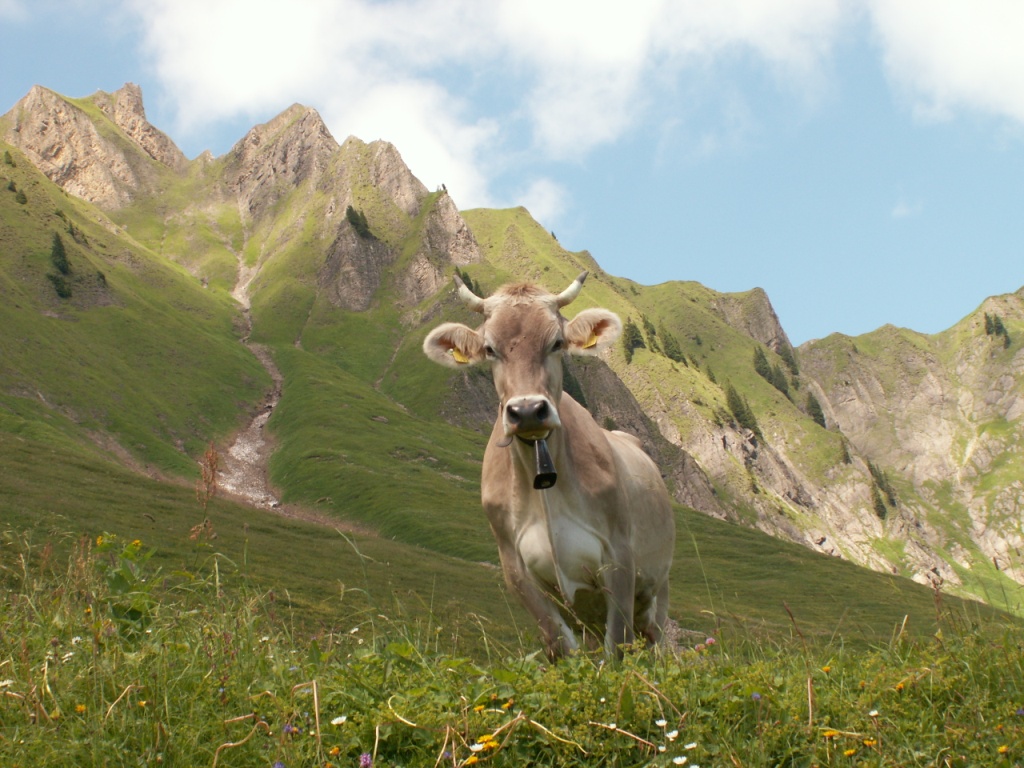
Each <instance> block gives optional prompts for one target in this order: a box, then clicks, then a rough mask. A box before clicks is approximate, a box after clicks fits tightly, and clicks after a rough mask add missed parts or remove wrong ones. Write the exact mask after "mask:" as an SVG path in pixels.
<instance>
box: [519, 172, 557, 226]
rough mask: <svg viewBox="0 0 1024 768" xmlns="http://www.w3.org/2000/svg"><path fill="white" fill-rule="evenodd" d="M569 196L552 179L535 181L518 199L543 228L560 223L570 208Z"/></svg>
mask: <svg viewBox="0 0 1024 768" xmlns="http://www.w3.org/2000/svg"><path fill="white" fill-rule="evenodd" d="M567 198H568V194H567V192H566V190H565V187H563V186H562V185H561V184H559V183H558V182H556V181H553V180H552V179H547V178H541V179H534V180H533V181H532V182H530V184H529V186H528V187H527V188H526V189H525V190H524V191H523V192H522V193H521V194H519V195H517V199H518V202H519V204H520V205H522V206H525V208H526V210H528V211H529V212H530V215H532V216H533V218H534V219H536V220H537V221H538V222H540V224H541V226H550V224H551V223H552V222H556V221H559V220H560V219H561V218H562V216H563V215H564V214H565V213H566V210H567V208H568V203H567Z"/></svg>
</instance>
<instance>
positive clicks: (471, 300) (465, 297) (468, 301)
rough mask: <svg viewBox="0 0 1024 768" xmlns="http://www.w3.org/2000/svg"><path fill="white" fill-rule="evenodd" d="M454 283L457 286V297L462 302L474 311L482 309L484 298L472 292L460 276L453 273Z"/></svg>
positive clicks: (481, 310)
mask: <svg viewBox="0 0 1024 768" xmlns="http://www.w3.org/2000/svg"><path fill="white" fill-rule="evenodd" d="M455 284H456V285H457V286H459V298H460V299H462V301H463V303H464V304H465V305H466V306H467V307H469V308H470V309H472V310H473V311H474V312H483V311H484V300H483V299H481V298H480V297H479V296H477V295H476V294H475V293H473V292H472V291H471V290H469V288H467V287H466V284H465V283H464V282H462V278H461V277H459V276H458V275H455Z"/></svg>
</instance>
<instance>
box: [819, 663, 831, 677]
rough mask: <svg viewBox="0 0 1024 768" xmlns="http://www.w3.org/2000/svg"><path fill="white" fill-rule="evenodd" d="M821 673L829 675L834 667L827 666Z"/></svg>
mask: <svg viewBox="0 0 1024 768" xmlns="http://www.w3.org/2000/svg"><path fill="white" fill-rule="evenodd" d="M821 671H822V672H824V673H825V674H826V675H827V674H828V673H829V672H831V671H832V667H830V666H828V665H826V666H824V667H822V668H821Z"/></svg>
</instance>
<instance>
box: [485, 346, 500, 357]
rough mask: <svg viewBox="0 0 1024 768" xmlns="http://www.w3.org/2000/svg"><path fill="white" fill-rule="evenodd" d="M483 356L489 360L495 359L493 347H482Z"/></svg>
mask: <svg viewBox="0 0 1024 768" xmlns="http://www.w3.org/2000/svg"><path fill="white" fill-rule="evenodd" d="M484 354H485V355H487V357H488V358H489V359H491V360H493V359H494V358H495V357H497V355H496V354H495V353H494V347H492V346H491V345H490V344H486V345H484Z"/></svg>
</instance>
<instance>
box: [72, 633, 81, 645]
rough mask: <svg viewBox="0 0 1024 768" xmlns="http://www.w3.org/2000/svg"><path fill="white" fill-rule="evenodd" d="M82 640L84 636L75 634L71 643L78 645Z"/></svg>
mask: <svg viewBox="0 0 1024 768" xmlns="http://www.w3.org/2000/svg"><path fill="white" fill-rule="evenodd" d="M80 642H82V638H81V637H79V636H78V635H75V636H74V637H72V638H71V644H72V645H78V644H79V643H80Z"/></svg>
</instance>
